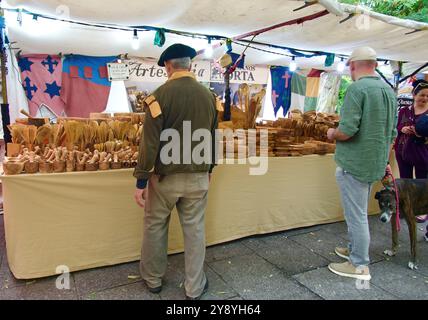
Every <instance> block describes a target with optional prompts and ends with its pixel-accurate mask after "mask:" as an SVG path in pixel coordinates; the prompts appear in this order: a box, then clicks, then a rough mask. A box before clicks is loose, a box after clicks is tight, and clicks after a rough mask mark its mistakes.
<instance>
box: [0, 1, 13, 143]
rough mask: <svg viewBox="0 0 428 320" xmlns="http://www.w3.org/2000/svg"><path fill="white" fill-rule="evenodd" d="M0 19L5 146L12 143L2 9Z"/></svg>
mask: <svg viewBox="0 0 428 320" xmlns="http://www.w3.org/2000/svg"><path fill="white" fill-rule="evenodd" d="M0 19H2V20H3V21H2V27H1V30H0V37H1V39H0V43H1V48H0V63H1V80H2V81H1V86H2V98H3V102H2V104H1V116H2V125H3V140H4V142H5V145H6V146H7V143H9V142H12V137H11V135H10V131H9V125H10V114H9V101H8V97H7V84H6V74H7V68H6V61H7V55H6V46H5V43H4V38H5V34H4V31H5V29H4V27H5V22H4V11H3V9H1V10H0Z"/></svg>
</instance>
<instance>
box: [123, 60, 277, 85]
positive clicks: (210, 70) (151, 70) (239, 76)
mask: <svg viewBox="0 0 428 320" xmlns="http://www.w3.org/2000/svg"><path fill="white" fill-rule="evenodd" d="M126 63H127V64H129V72H130V77H129V81H131V82H160V83H164V82H165V81H166V80H168V76H167V74H166V71H165V68H163V67H159V66H158V65H157V64H156V62H153V61H146V60H140V59H131V60H126ZM191 71H192V72H193V73H195V75H196V78H197V80H198V81H199V82H221V83H222V82H224V77H223V74H222V73H221V70H219V69H217V68H216V67H215V64H214V63H211V62H210V61H205V60H196V61H193V62H192V70H191ZM268 77H269V69H268V68H267V67H261V66H255V65H248V66H245V68H244V69H236V70H235V72H234V73H233V74H232V76H231V79H230V83H248V84H266V83H267V81H268Z"/></svg>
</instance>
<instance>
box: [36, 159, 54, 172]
mask: <svg viewBox="0 0 428 320" xmlns="http://www.w3.org/2000/svg"><path fill="white" fill-rule="evenodd" d="M39 171H40V172H41V173H52V172H53V163H52V162H45V161H42V162H40V163H39Z"/></svg>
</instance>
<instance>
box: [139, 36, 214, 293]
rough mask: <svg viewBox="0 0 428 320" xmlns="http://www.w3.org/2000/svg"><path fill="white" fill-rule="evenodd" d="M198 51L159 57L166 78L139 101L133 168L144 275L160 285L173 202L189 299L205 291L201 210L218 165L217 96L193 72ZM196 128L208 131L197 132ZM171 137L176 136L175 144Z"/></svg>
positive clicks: (180, 48)
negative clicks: (141, 113) (142, 114)
mask: <svg viewBox="0 0 428 320" xmlns="http://www.w3.org/2000/svg"><path fill="white" fill-rule="evenodd" d="M195 56H196V51H195V50H194V49H193V48H191V47H188V46H186V45H183V44H174V45H172V46H170V47H169V48H167V49H166V50H165V51H164V52H163V53H162V55H161V56H160V58H159V61H158V65H159V66H162V67H165V69H166V73H167V75H168V81H167V82H166V83H165V84H163V85H162V86H161V87H159V88H158V89H157V90H156V91H155V92H154V93H153V94H152V95H150V96H149V97H147V98H146V99H145V101H144V102H145V106H146V108H145V109H146V118H145V123H144V132H143V136H142V139H141V142H140V151H139V159H138V165H137V167H136V169H135V171H134V176H135V177H136V178H137V189H136V191H135V195H134V197H135V201H136V202H137V204H138V205H139V206H141V207H143V208H144V209H145V213H144V231H143V246H142V251H141V262H140V269H141V275H142V278H143V279H144V281H145V283H146V285H147V286H148V288H149V291H150V292H152V293H159V292H160V291H161V290H162V278H163V276H164V274H165V271H166V269H167V251H168V226H169V220H170V216H171V211H172V210H173V208H174V207H177V211H178V216H179V219H180V223H181V226H182V229H183V234H184V257H185V281H184V288H185V291H186V297H187V299H191V300H195V299H200V297H201V296H202V295H203V294H204V293H205V292H206V291H207V289H208V279H207V277H206V275H205V273H204V270H203V267H204V260H205V208H206V206H207V199H208V186H209V180H210V175H211V171H212V169H213V167H214V164H215V161H214V156H215V152H214V148H213V146H214V142H215V129H216V128H217V125H218V120H217V111H218V108H219V104H218V100H216V97H215V96H214V95H213V94H212V93H211V91H210V90H209V89H207V88H205V87H204V86H203V85H202V84H200V83H198V82H197V80H196V77H195V75H194V74H193V73H192V72H190V70H191V61H192V59H193V58H194V57H195ZM196 131H197V132H196ZM201 132H203V133H207V134H206V135H202V137H201V135H200V133H201ZM194 133H195V135H196V136H198V135H199V140H198V141H193V137H194V136H195V135H194ZM174 136H176V137H179V139H177V140H176V141H174ZM206 136H208V137H210V138H211V139H205V137H206ZM206 140H209V141H206ZM201 144H203V146H204V147H203V148H202V151H203V152H202V153H203V156H202V157H200V156H199V155H200V154H201V147H200V146H201ZM206 150H208V152H206ZM195 154H196V156H195ZM201 158H202V161H200V160H201Z"/></svg>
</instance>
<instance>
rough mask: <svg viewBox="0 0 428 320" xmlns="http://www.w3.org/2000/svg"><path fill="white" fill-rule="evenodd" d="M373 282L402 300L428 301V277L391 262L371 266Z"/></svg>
mask: <svg viewBox="0 0 428 320" xmlns="http://www.w3.org/2000/svg"><path fill="white" fill-rule="evenodd" d="M370 273H371V275H372V280H371V282H372V283H373V284H374V285H376V286H377V287H379V288H382V289H384V290H386V291H388V292H390V293H392V294H394V295H395V296H398V297H400V298H402V299H418V300H420V299H424V300H428V277H426V276H423V275H421V274H420V273H418V272H415V271H413V270H410V269H408V268H407V267H406V266H405V265H404V266H401V265H398V264H395V263H393V262H391V261H383V262H379V263H375V264H373V265H371V266H370Z"/></svg>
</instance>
